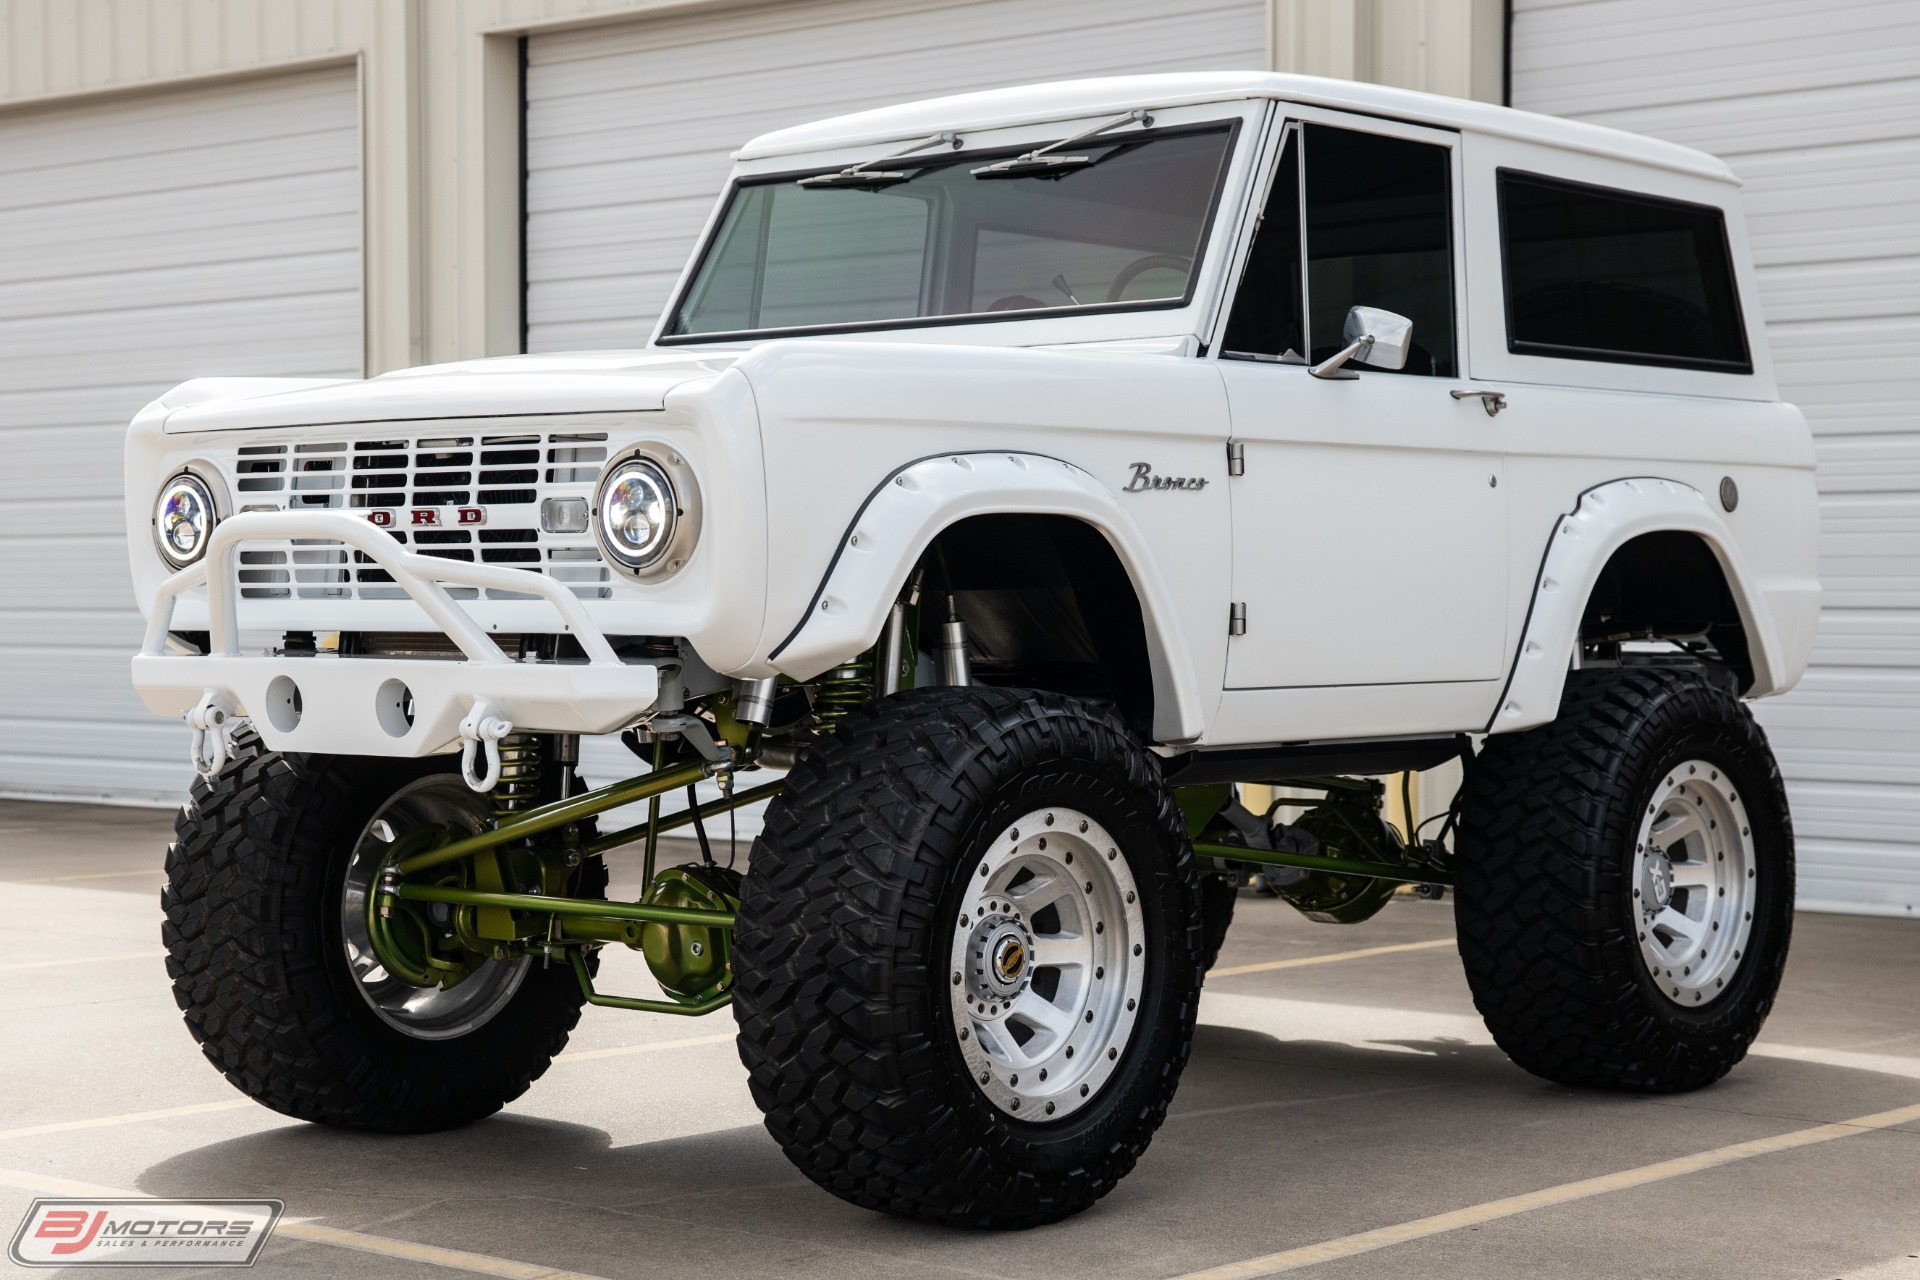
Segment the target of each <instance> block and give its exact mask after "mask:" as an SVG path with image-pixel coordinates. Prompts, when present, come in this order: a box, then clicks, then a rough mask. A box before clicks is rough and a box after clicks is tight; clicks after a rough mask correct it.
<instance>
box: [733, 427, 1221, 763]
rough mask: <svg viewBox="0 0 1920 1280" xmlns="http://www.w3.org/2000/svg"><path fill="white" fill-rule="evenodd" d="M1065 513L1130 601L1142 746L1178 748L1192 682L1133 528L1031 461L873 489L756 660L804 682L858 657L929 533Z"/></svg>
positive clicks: (1019, 457)
mask: <svg viewBox="0 0 1920 1280" xmlns="http://www.w3.org/2000/svg"><path fill="white" fill-rule="evenodd" d="M998 514H1021V515H1055V516H1067V517H1070V518H1073V519H1077V520H1081V521H1084V522H1085V523H1087V524H1089V525H1092V526H1093V527H1094V528H1096V529H1098V530H1099V531H1100V532H1101V534H1102V535H1104V536H1105V538H1106V539H1107V542H1108V543H1109V544H1110V545H1111V546H1112V547H1113V549H1114V553H1115V554H1116V555H1118V556H1119V558H1120V563H1121V565H1122V566H1123V567H1124V568H1125V569H1126V571H1127V576H1128V577H1129V578H1130V579H1131V580H1132V582H1133V589H1134V592H1135V593H1136V594H1137V595H1138V596H1139V598H1140V611H1141V621H1142V623H1143V624H1144V625H1145V628H1146V638H1147V652H1148V658H1149V663H1150V666H1151V669H1152V675H1153V692H1154V726H1153V732H1154V737H1155V739H1156V740H1158V741H1162V742H1166V741H1179V740H1182V739H1187V738H1192V737H1195V736H1197V735H1198V734H1199V733H1200V731H1201V728H1202V726H1203V711H1202V704H1201V699H1200V689H1199V683H1198V681H1197V680H1196V679H1195V676H1194V671H1193V662H1192V658H1191V655H1190V654H1189V653H1188V651H1187V647H1186V644H1185V642H1184V640H1183V638H1182V636H1181V633H1180V629H1179V626H1178V625H1177V620H1176V615H1175V613H1174V611H1173V606H1172V603H1171V600H1172V597H1171V594H1170V593H1169V592H1168V590H1167V586H1166V583H1165V581H1164V580H1163V579H1162V578H1161V575H1160V571H1159V569H1158V567H1157V566H1156V565H1155V563H1154V560H1153V558H1152V557H1151V556H1150V555H1148V554H1147V548H1146V545H1145V541H1144V539H1143V538H1142V536H1141V534H1140V531H1139V529H1138V528H1137V527H1136V526H1135V525H1134V523H1133V521H1132V520H1131V519H1130V518H1129V517H1128V516H1127V514H1126V513H1125V512H1124V511H1123V510H1121V508H1120V504H1119V503H1118V502H1117V501H1116V500H1115V499H1114V496H1113V494H1112V492H1111V491H1109V490H1108V489H1107V488H1106V487H1105V486H1104V485H1102V484H1101V483H1100V482H1099V481H1097V480H1095V479H1094V478H1093V477H1092V476H1091V475H1089V474H1087V473H1086V472H1085V471H1082V470H1081V469H1080V468H1078V467H1076V466H1074V465H1073V464H1072V463H1068V462H1062V461H1061V460H1059V459H1058V458H1050V457H1046V456H1044V455H1040V454H1032V453H1005V452H993V453H988V452H980V453H951V454H940V455H937V456H935V457H931V458H922V459H920V460H919V461H917V462H911V463H908V464H907V465H906V466H903V467H901V468H900V469H898V470H897V471H895V472H894V473H893V474H891V475H890V476H888V477H887V478H886V479H885V480H884V481H882V482H881V483H880V485H879V487H877V488H876V489H875V490H874V491H873V492H872V493H871V494H869V495H868V496H867V499H866V501H865V502H864V503H863V504H862V505H861V508H860V511H859V513H858V514H857V515H855V516H854V518H853V522H852V524H851V525H849V526H848V528H847V530H846V532H845V533H844V534H843V535H842V537H841V539H840V545H839V547H838V549H837V550H836V551H835V552H834V555H833V559H832V561H831V562H830V563H829V564H828V566H827V572H826V574H825V576H824V577H823V578H822V579H821V581H820V583H819V585H818V587H817V588H816V589H815V591H814V593H813V598H812V600H811V601H810V602H809V603H808V606H807V611H806V613H805V614H804V615H803V616H802V617H800V618H799V619H798V620H797V621H796V622H795V623H794V624H793V626H792V629H791V630H790V631H788V632H787V633H786V635H785V637H784V638H783V639H781V640H779V641H778V643H776V644H775V645H774V646H773V648H772V650H771V652H770V653H769V654H768V656H767V661H768V663H769V664H770V665H771V666H772V667H773V668H774V669H775V670H777V671H780V672H781V673H783V674H785V675H788V676H791V677H793V678H794V679H796V680H808V679H812V678H813V677H814V676H817V675H819V674H820V673H821V672H823V671H826V670H828V669H830V668H832V667H833V666H835V665H837V664H839V663H841V662H844V661H846V660H847V659H848V658H851V657H853V656H854V655H856V654H859V653H861V652H863V651H865V650H866V649H867V648H868V646H870V645H872V644H873V642H874V638H875V637H876V636H878V635H879V634H880V629H881V625H882V623H883V622H884V621H885V619H886V615H887V611H888V610H889V609H890V608H891V607H892V606H893V602H894V600H895V599H897V598H898V597H899V595H900V591H901V589H902V588H903V587H904V586H905V585H906V579H907V575H908V574H909V573H911V572H912V571H913V566H914V565H915V564H917V563H919V560H920V557H921V556H922V555H923V554H925V552H926V550H927V547H928V546H929V544H931V543H932V542H933V540H934V538H935V537H936V536H938V535H939V534H940V532H941V531H942V530H944V529H946V528H948V527H949V526H951V525H953V524H956V523H958V522H959V521H961V520H965V519H967V518H969V517H971V516H982V515H998Z"/></svg>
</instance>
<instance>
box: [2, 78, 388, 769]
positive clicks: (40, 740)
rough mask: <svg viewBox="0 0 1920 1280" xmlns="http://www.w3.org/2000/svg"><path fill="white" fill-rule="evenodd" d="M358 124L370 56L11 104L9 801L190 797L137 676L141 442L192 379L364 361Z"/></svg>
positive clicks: (6, 136) (5, 701) (5, 499)
mask: <svg viewBox="0 0 1920 1280" xmlns="http://www.w3.org/2000/svg"><path fill="white" fill-rule="evenodd" d="M357 121H358V105H357V93H356V86H355V77H354V72H353V70H352V69H351V68H340V69H332V70H325V71H310V72H304V73H299V74H294V75H283V76H278V77H275V78H273V79H268V80H247V81H238V82H232V83H226V84H220V85H214V86H209V87H203V88H196V89H191V90H182V91H175V92H170V93H152V94H139V95H117V96H112V97H107V98H102V99H98V100H96V101H93V102H90V103H86V104H83V105H75V106H58V107H49V108H45V109H40V110H33V111H16V112H10V113H8V114H6V115H4V116H0V451H4V457H5V466H4V467H0V562H3V563H4V564H5V566H6V570H5V574H4V578H3V579H0V581H3V582H4V585H5V590H4V606H5V607H4V608H0V670H4V671H5V673H6V678H5V679H4V680H0V792H5V793H11V794H63V795H73V796H111V797H113V798H115V799H122V800H129V799H131V800H140V799H153V800H167V801H172V800H177V799H178V798H179V797H180V796H181V794H182V793H184V791H185V789H186V784H187V781H188V779H189V778H190V777H191V770H190V769H189V768H188V767H187V762H186V736H185V730H184V729H183V728H182V727H181V726H180V725H178V724H169V723H167V722H166V721H163V720H160V719H158V718H156V717H154V716H152V715H151V714H149V713H148V712H147V710H146V708H145V707H143V706H142V705H141V704H140V701H139V699H138V698H136V697H135V696H134V693H133V690H132V688H131V686H130V685H129V682H128V675H127V659H128V656H129V655H130V654H132V653H133V652H134V650H135V649H137V648H138V647H139V641H140V633H141V626H140V618H139V614H138V613H137V611H136V610H135V607H134V601H133V591H132V587H131V585H130V583H129V580H128V576H127V550H126V533H125V525H124V523H123V521H122V516H121V501H122V494H121V483H122V482H121V462H120V459H121V440H122V439H123V437H124V435H125V433H126V427H127V422H128V420H129V419H131V418H132V417H133V415H134V413H135V412H136V411H137V410H138V409H139V408H140V406H141V405H143V404H145V403H146V402H147V401H149V400H151V399H152V398H153V397H154V396H156V395H158V394H159V393H160V392H162V391H165V390H166V389H167V388H168V387H170V386H172V385H173V384H175V383H177V382H180V381H182V380H184V379H186V378H190V377H197V376H200V375H203V374H208V373H215V372H217V373H221V374H307V375H316V376H337V377H357V376H358V375H359V373H360V362H361V339H360V322H361V307H360V170H359V154H360V153H359V131H358V124H357ZM127 497H128V500H130V501H132V502H135V503H141V504H144V503H149V502H151V501H152V495H151V494H147V493H137V494H131V495H127Z"/></svg>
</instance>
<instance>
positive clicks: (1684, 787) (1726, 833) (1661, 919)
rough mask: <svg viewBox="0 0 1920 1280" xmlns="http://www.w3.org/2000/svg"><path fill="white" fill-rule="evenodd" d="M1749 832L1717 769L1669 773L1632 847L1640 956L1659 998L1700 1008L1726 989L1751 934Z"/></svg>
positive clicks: (1692, 764)
mask: <svg viewBox="0 0 1920 1280" xmlns="http://www.w3.org/2000/svg"><path fill="white" fill-rule="evenodd" d="M1752 839H1753V828H1752V826H1751V824H1750V823H1749V822H1748V820H1747V811H1746V807H1745V806H1744V805H1743V804H1742V803H1741V801H1740V793H1739V791H1738V790H1736V789H1735V788H1734V786H1733V784H1732V783H1731V781H1729V780H1728V778H1727V777H1726V775H1725V773H1724V772H1723V771H1722V770H1721V769H1719V768H1718V767H1716V766H1714V765H1711V764H1709V763H1707V762H1706V761H1704V760H1688V761H1686V762H1684V763H1682V764H1680V765H1678V766H1677V767H1675V768H1674V769H1673V770H1671V771H1670V772H1668V774H1667V775H1666V777H1665V779H1664V781H1662V782H1661V783H1660V784H1659V785H1658V788H1657V790H1656V791H1655V793H1654V798H1653V799H1652V801H1650V802H1649V803H1648V805H1647V810H1646V817H1645V818H1644V820H1643V821H1642V822H1641V823H1640V831H1639V834H1638V836H1637V837H1636V838H1635V841H1634V855H1633V881H1632V883H1633V897H1634V903H1635V907H1636V908H1637V912H1638V916H1639V926H1640V927H1639V930H1638V933H1639V935H1640V936H1639V942H1640V957H1641V959H1642V960H1644V961H1645V962H1646V965H1647V971H1648V973H1649V974H1650V975H1651V976H1652V977H1653V979H1654V983H1655V985H1656V987H1657V988H1658V989H1659V991H1660V994H1662V995H1664V996H1665V997H1667V999H1669V1000H1671V1001H1673V1002H1674V1003H1675V1004H1679V1005H1688V1006H1691V1005H1698V1004H1704V1003H1706V1002H1707V1001H1709V1000H1712V999H1714V998H1715V997H1716V996H1718V995H1720V994H1721V993H1722V992H1723V991H1725V990H1726V985H1727V982H1728V981H1729V979H1730V978H1731V977H1732V974H1733V971H1734V970H1735V969H1737V968H1738V967H1739V965H1740V960H1741V957H1742V956H1743V955H1744V954H1745V952H1746V950H1747V941H1748V935H1749V934H1750V933H1751V932H1752V930H1753V899H1754V890H1755V888H1756V883H1755V877H1756V868H1755V866H1754V860H1753V856H1752V851H1751V843H1752Z"/></svg>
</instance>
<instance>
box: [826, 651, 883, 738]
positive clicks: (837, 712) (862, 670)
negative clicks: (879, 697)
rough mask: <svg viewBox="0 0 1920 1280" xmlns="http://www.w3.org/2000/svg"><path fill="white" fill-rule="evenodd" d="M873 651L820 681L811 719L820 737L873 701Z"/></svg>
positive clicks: (828, 673)
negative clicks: (857, 709)
mask: <svg viewBox="0 0 1920 1280" xmlns="http://www.w3.org/2000/svg"><path fill="white" fill-rule="evenodd" d="M873 693H874V681H873V650H871V649H869V650H867V652H865V653H863V654H861V655H860V656H859V657H857V658H855V659H853V660H852V661H851V662H845V663H842V664H841V665H840V666H837V667H835V668H834V669H833V670H831V671H829V672H827V673H826V674H825V675H823V676H821V677H820V681H819V687H818V688H817V689H816V690H815V693H814V698H813V719H814V723H815V725H816V726H817V727H818V728H819V730H820V732H822V733H832V732H833V731H834V730H835V729H837V728H839V726H840V722H841V721H842V720H844V719H846V718H847V713H848V712H850V711H852V710H853V709H854V708H856V707H864V706H865V705H867V704H868V703H869V702H872V701H873Z"/></svg>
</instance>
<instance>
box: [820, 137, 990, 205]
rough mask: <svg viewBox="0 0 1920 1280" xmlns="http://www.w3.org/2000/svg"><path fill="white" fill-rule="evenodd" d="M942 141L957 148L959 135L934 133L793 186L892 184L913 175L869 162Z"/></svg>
mask: <svg viewBox="0 0 1920 1280" xmlns="http://www.w3.org/2000/svg"><path fill="white" fill-rule="evenodd" d="M941 143H947V144H949V145H951V146H955V147H957V146H959V145H960V135H959V134H957V133H952V132H948V133H936V134H934V135H933V136H932V137H930V138H922V139H920V141H918V142H916V143H914V144H913V145H912V146H910V147H908V148H907V149H906V150H904V151H896V152H894V153H893V154H892V155H887V156H875V157H874V158H873V159H871V160H862V161H861V162H860V163H859V164H854V165H848V166H847V167H846V168H844V169H842V170H841V171H840V172H838V173H816V174H814V175H813V176H812V177H811V178H801V179H799V180H798V181H796V182H795V183H794V184H793V185H794V186H796V187H810V188H813V189H816V190H831V189H833V188H835V187H864V188H866V189H867V190H869V191H872V190H876V189H878V188H880V187H891V186H893V185H894V184H896V183H900V182H905V181H906V180H907V179H908V178H909V177H910V176H912V175H910V174H908V173H906V172H905V171H903V170H899V169H869V168H867V166H868V165H870V164H885V163H886V162H887V161H889V160H898V159H899V158H900V157H901V156H910V155H912V154H913V153H914V152H916V151H925V150H926V149H927V148H928V147H933V146H938V145H940V144H941Z"/></svg>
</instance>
